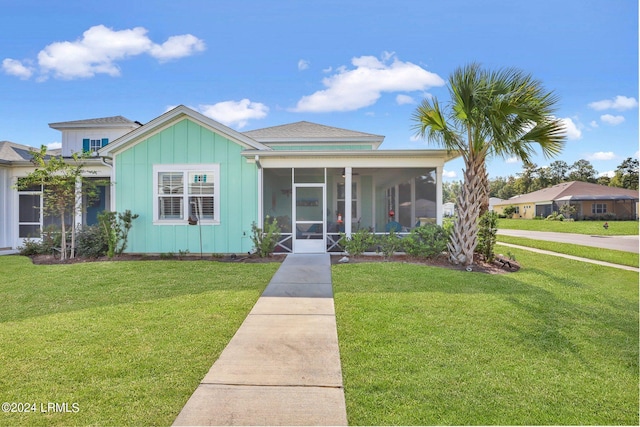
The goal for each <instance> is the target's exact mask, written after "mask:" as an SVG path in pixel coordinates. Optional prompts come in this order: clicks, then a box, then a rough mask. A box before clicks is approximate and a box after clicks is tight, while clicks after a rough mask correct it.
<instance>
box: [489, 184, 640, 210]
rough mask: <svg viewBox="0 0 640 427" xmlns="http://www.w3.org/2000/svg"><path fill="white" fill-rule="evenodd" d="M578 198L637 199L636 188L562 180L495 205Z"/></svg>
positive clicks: (575, 199)
mask: <svg viewBox="0 0 640 427" xmlns="http://www.w3.org/2000/svg"><path fill="white" fill-rule="evenodd" d="M563 200H565V201H578V200H638V191H637V190H628V189H626V188H618V187H608V186H606V185H599V184H592V183H589V182H582V181H570V182H563V183H561V184H557V185H554V186H553V187H549V188H544V189H542V190H538V191H534V192H532V193H527V194H523V195H521V196H515V197H512V198H510V199H508V200H503V201H502V202H500V203H496V204H495V206H501V205H511V204H514V203H518V204H520V203H542V202H552V201H563Z"/></svg>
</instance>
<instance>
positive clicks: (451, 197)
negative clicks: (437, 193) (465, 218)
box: [442, 181, 462, 203]
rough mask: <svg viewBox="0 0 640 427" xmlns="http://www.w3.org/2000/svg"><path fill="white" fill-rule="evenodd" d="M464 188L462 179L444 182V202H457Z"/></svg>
mask: <svg viewBox="0 0 640 427" xmlns="http://www.w3.org/2000/svg"><path fill="white" fill-rule="evenodd" d="M461 188H462V181H448V182H443V183H442V202H443V203H447V202H450V203H455V202H456V200H457V199H458V194H460V189H461Z"/></svg>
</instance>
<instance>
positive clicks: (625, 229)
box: [498, 219, 638, 236]
mask: <svg viewBox="0 0 640 427" xmlns="http://www.w3.org/2000/svg"><path fill="white" fill-rule="evenodd" d="M605 222H607V221H545V220H533V219H499V220H498V229H504V230H529V231H554V232H558V233H576V234H589V235H596V236H630V235H636V236H637V235H638V221H608V224H609V228H608V229H605V228H604V227H603V224H604V223H605Z"/></svg>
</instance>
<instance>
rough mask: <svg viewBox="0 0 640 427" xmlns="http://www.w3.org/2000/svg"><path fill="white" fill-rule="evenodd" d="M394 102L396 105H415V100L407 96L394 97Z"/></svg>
mask: <svg viewBox="0 0 640 427" xmlns="http://www.w3.org/2000/svg"><path fill="white" fill-rule="evenodd" d="M396 102H397V103H398V105H404V104H415V103H416V100H415V99H413V98H412V97H410V96H409V95H403V94H400V95H398V96H396Z"/></svg>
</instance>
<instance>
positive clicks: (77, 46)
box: [3, 25, 205, 81]
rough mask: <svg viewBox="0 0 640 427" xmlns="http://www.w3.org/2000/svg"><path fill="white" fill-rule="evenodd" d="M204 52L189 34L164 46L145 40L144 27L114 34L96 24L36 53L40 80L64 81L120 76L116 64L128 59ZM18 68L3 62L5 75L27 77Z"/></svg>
mask: <svg viewBox="0 0 640 427" xmlns="http://www.w3.org/2000/svg"><path fill="white" fill-rule="evenodd" d="M203 50H205V44H204V42H203V41H202V40H200V39H198V38H197V37H195V36H193V35H191V34H184V35H179V36H171V37H169V38H168V39H167V40H166V41H165V42H164V43H162V44H156V43H154V42H152V41H151V39H149V37H147V30H146V29H145V28H143V27H136V28H132V29H127V30H120V31H116V30H113V29H111V28H107V27H105V26H104V25H96V26H93V27H91V28H89V29H88V30H87V31H85V32H84V33H83V34H82V37H81V38H79V39H77V40H75V41H62V42H54V43H51V44H50V45H48V46H45V48H44V49H42V50H41V51H40V52H39V53H38V66H39V71H40V73H41V76H40V77H39V80H40V81H42V80H46V79H47V78H48V77H49V76H50V75H53V76H54V77H56V78H59V79H66V80H71V79H76V78H88V77H93V76H95V75H96V74H107V75H110V76H119V75H120V68H119V67H118V65H117V63H118V62H119V61H122V60H124V59H126V58H129V57H133V56H137V55H141V54H148V55H151V56H152V57H154V58H156V59H157V60H159V61H160V62H166V61H169V60H172V59H177V58H182V57H185V56H189V55H193V54H194V53H195V52H200V51H203ZM8 67H9V69H8ZM20 67H24V68H26V67H25V66H24V63H21V62H19V61H15V60H12V59H9V58H7V59H5V60H4V61H3V68H4V70H5V72H7V73H8V74H13V75H18V76H19V77H21V78H28V77H26V76H27V74H28V73H27V72H26V71H25V70H24V69H22V68H20ZM27 70H28V68H27ZM31 71H32V72H33V71H34V70H31ZM16 73H20V74H16ZM30 76H31V75H29V77H30Z"/></svg>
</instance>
